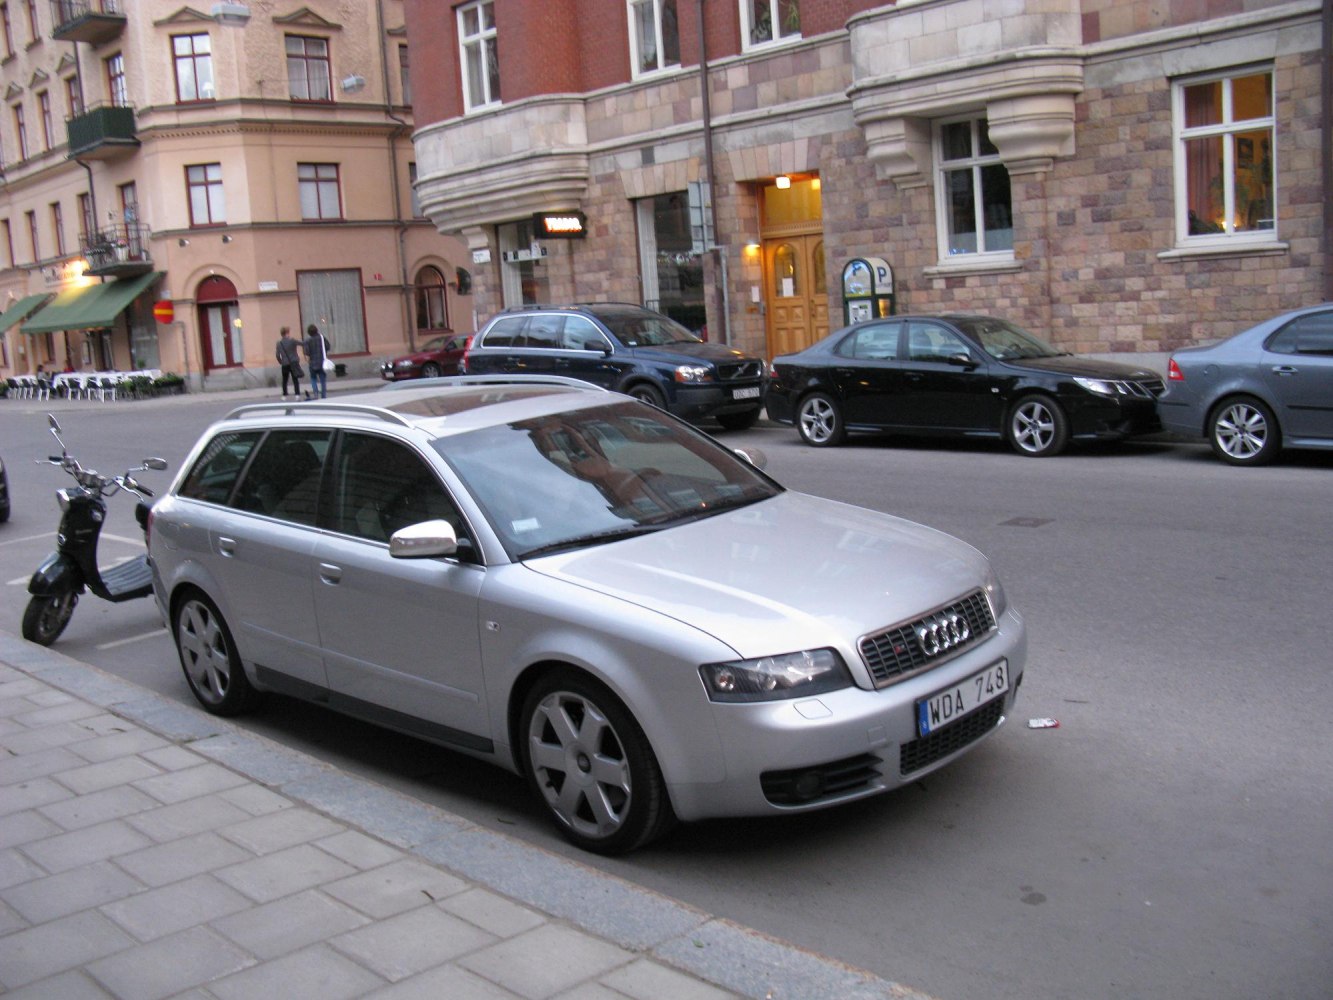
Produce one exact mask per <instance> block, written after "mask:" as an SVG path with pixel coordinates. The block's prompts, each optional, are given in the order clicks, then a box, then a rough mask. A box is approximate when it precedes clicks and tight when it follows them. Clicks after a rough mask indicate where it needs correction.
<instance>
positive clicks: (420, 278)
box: [414, 266, 449, 333]
mask: <svg viewBox="0 0 1333 1000" xmlns="http://www.w3.org/2000/svg"><path fill="white" fill-rule="evenodd" d="M414 290H415V292H416V304H417V310H416V312H417V330H418V331H420V332H422V333H425V332H426V331H428V330H447V329H449V297H448V296H447V295H446V294H445V284H444V275H443V274H441V273H440V269H439V268H437V267H430V266H427V267H423V268H422V269H421V270H420V271H418V272H417V280H416V282H415V283H414Z"/></svg>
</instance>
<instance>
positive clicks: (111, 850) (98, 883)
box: [0, 632, 928, 1000]
mask: <svg viewBox="0 0 1333 1000" xmlns="http://www.w3.org/2000/svg"><path fill="white" fill-rule="evenodd" d="M0 992H3V993H4V994H5V996H6V1000H27V998H29V997H42V998H53V997H54V998H61V1000H65V998H68V1000H83V998H105V997H118V998H125V1000H129V998H133V1000H158V998H166V997H180V998H191V1000H203V998H215V1000H230V998H238V1000H239V998H251V997H256V996H271V997H282V998H284V1000H301V998H306V997H309V998H312V1000H338V998H341V997H386V998H387V997H392V998H432V1000H441V998H443V1000H474V998H475V1000H513V998H524V1000H539V998H541V1000H545V998H560V1000H615V998H633V1000H720V998H724V997H751V998H765V1000H769V998H771V1000H844V998H846V1000H862V998H865V1000H872V998H890V997H892V998H902V1000H928V998H926V997H924V996H923V995H922V994H920V993H916V992H914V991H912V990H909V989H906V988H903V987H901V986H898V985H897V984H894V983H890V982H886V981H884V980H880V979H877V978H875V977H873V976H870V975H868V974H866V973H864V972H861V971H859V970H856V969H852V968H848V967H846V966H843V965H840V964H838V963H836V962H833V961H831V960H828V959H825V958H823V957H821V956H818V955H814V954H811V953H809V952H805V951H802V950H800V949H797V948H795V947H792V946H790V945H788V944H785V943H783V942H780V941H776V940H773V939H771V938H768V937H765V936H763V935H761V934H759V933H758V932H756V931H753V930H750V929H748V928H745V927H741V926H739V925H736V924H734V923H730V922H728V921H725V920H721V919H718V918H716V917H713V916H710V915H709V914H706V913H703V912H700V911H698V910H695V909H693V908H691V907H688V906H685V905H683V904H681V903H679V902H676V901H674V900H671V899H668V898H666V897H663V896H661V895H658V894H656V893H653V892H650V891H648V890H646V889H643V888H640V887H638V886H635V885H632V884H630V883H627V882H625V881H623V880H620V879H617V878H613V877H611V876H608V875H605V874H603V873H601V872H598V871H596V870H594V869H592V868H589V867H586V866H584V865H580V864H578V863H576V862H573V861H570V860H568V859H565V858H561V857H558V856H556V855H553V854H550V853H549V852H546V851H543V850H541V849H539V848H536V847H532V846H530V845H528V844H524V843H522V842H520V841H518V840H515V839H513V838H510V837H506V836H504V835H502V834H498V833H495V832H493V831H490V830H485V829H482V828H479V827H477V826H474V825H472V824H469V823H467V822H466V821H464V820H462V819H461V818H460V817H458V816H455V815H453V814H450V813H447V812H444V811H442V810H439V809H435V808H432V807H429V806H426V805H424V804H422V803H420V802H417V801H416V800H414V799H411V798H409V797H407V796H404V795H401V794H399V793H396V792H393V791H391V790H388V789H385V788H383V787H381V786H378V785H375V784H374V783H372V782H368V781H365V780H363V779H359V778H354V777H351V776H349V775H346V774H343V773H342V772H340V771H338V770H337V769H335V768H332V767H330V766H328V765H326V764H323V763H322V762H320V761H317V760H315V759H313V758H311V757H308V756H306V755H304V754H301V753H298V752H295V751H292V750H289V749H287V748H285V747H282V746H280V745H278V744H275V743H273V742H271V741H269V740H267V739H264V738H263V737H259V736H256V735H253V734H251V733H248V732H247V731H245V730H244V729H243V728H241V727H239V726H235V725H233V724H231V723H228V722H227V721H225V720H219V719H215V718H213V717H211V716H209V715H207V714H205V713H203V712H201V711H198V710H196V709H194V708H192V707H190V706H186V705H182V704H178V703H175V702H173V701H170V700H169V699H166V698H163V697H161V696H158V695H155V694H153V693H152V692H149V691H146V690H144V689H142V688H139V687H137V686H135V685H132V684H129V683H127V682H125V681H122V680H120V679H119V678H117V677H113V676H111V675H110V674H106V673H104V672H102V671H100V670H97V669H96V668H94V667H90V666H88V665H87V664H83V663H80V662H78V661H75V660H71V659H69V658H67V657H64V656H62V655H60V653H59V652H56V651H53V650H49V649H44V648H42V647H40V646H35V645H32V644H31V643H27V642H24V641H23V640H21V639H19V638H17V637H16V636H13V635H11V634H9V633H6V632H0Z"/></svg>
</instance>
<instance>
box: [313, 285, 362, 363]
mask: <svg viewBox="0 0 1333 1000" xmlns="http://www.w3.org/2000/svg"><path fill="white" fill-rule="evenodd" d="M296 296H297V300H298V302H299V303H300V307H301V335H302V336H304V335H305V329H306V327H307V326H309V325H310V324H311V323H314V324H315V326H317V327H318V328H319V332H320V333H322V334H324V336H325V337H327V338H328V340H329V343H330V344H331V345H332V349H331V350H330V351H329V353H330V354H362V353H364V352H365V350H366V311H365V297H364V293H363V291H362V287H361V272H360V271H359V270H354V269H346V270H339V271H298V272H297V274H296Z"/></svg>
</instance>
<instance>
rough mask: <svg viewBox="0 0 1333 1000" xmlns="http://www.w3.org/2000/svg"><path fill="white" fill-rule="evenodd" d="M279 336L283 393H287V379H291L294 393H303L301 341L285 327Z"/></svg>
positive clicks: (278, 352) (278, 354)
mask: <svg viewBox="0 0 1333 1000" xmlns="http://www.w3.org/2000/svg"><path fill="white" fill-rule="evenodd" d="M279 332H280V333H281V334H282V336H281V337H279V338H278V350H277V356H278V364H280V365H281V366H282V394H283V395H284V396H286V395H287V380H288V379H291V382H292V394H293V395H295V396H300V395H301V354H300V351H301V342H300V341H299V340H296V339H294V338H293V337H292V331H291V330H290V329H289V328H287V327H285V326H284V327H283V328H282V330H281V331H279Z"/></svg>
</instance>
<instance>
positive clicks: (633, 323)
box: [592, 309, 699, 347]
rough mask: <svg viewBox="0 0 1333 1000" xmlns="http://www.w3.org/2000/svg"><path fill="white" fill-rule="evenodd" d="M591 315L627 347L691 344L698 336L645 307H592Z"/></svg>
mask: <svg viewBox="0 0 1333 1000" xmlns="http://www.w3.org/2000/svg"><path fill="white" fill-rule="evenodd" d="M592 313H593V315H594V316H596V317H597V318H598V319H599V320H601V321H602V322H603V323H605V324H606V328H607V329H608V330H610V331H611V332H612V333H614V334H615V335H616V337H617V338H619V340H620V342H621V343H622V344H624V345H625V346H626V347H663V346H665V345H667V344H679V343H681V342H682V341H684V342H686V343H690V344H695V343H698V342H699V338H698V337H696V336H695V335H694V334H692V333H690V331H689V330H687V329H685V327H683V326H681V325H680V324H679V323H677V322H676V321H675V320H674V319H671V318H670V317H668V316H662V315H659V314H658V313H654V312H648V311H647V310H646V309H594V310H592Z"/></svg>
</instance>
